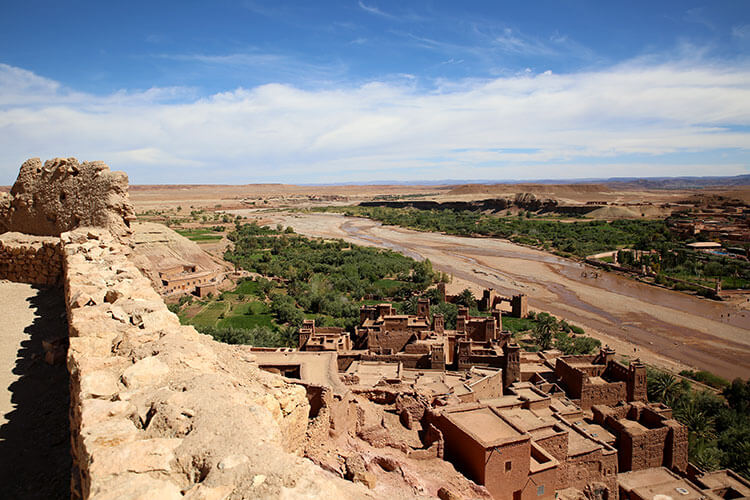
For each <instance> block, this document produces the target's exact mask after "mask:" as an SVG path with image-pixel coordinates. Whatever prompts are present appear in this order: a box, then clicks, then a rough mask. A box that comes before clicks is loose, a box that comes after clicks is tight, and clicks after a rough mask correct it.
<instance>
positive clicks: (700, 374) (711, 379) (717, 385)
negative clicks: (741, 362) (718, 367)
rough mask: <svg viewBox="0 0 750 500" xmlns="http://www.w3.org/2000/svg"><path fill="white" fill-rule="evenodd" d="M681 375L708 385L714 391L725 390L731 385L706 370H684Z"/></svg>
mask: <svg viewBox="0 0 750 500" xmlns="http://www.w3.org/2000/svg"><path fill="white" fill-rule="evenodd" d="M680 375H682V376H683V377H687V378H689V379H692V380H695V381H696V382H700V383H702V384H706V385H708V386H710V387H713V388H714V389H724V388H725V387H727V386H728V385H729V381H728V380H726V379H723V378H721V377H719V376H718V375H714V374H713V373H711V372H707V371H705V370H699V371H693V370H682V371H681V372H680Z"/></svg>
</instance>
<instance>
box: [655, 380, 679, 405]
mask: <svg viewBox="0 0 750 500" xmlns="http://www.w3.org/2000/svg"><path fill="white" fill-rule="evenodd" d="M679 387H680V382H679V381H678V380H677V378H676V377H675V376H674V375H672V374H671V373H667V372H656V374H655V375H654V376H653V378H652V379H651V380H649V382H648V387H647V390H648V398H649V399H650V400H652V401H658V402H660V403H665V404H669V403H671V402H673V401H674V399H675V398H676V396H677V393H678V389H679Z"/></svg>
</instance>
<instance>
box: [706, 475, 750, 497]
mask: <svg viewBox="0 0 750 500" xmlns="http://www.w3.org/2000/svg"><path fill="white" fill-rule="evenodd" d="M698 480H699V481H700V482H701V483H703V484H704V485H705V486H706V487H707V488H710V489H712V490H714V489H720V488H726V487H727V486H731V487H732V488H734V489H735V490H737V491H738V492H739V493H740V494H741V495H743V496H746V497H750V486H748V484H746V483H747V481H746V480H744V479H742V478H738V477H733V476H730V475H729V472H728V471H726V470H719V471H716V472H706V473H705V474H704V475H702V476H700V477H699V478H698Z"/></svg>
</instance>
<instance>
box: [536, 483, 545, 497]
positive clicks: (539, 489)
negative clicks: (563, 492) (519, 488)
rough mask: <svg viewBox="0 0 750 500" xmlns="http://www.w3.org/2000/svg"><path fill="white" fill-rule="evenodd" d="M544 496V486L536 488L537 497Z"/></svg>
mask: <svg viewBox="0 0 750 500" xmlns="http://www.w3.org/2000/svg"><path fill="white" fill-rule="evenodd" d="M542 495H544V485H541V486H537V487H536V496H538V497H540V496H542Z"/></svg>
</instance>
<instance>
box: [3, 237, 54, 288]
mask: <svg viewBox="0 0 750 500" xmlns="http://www.w3.org/2000/svg"><path fill="white" fill-rule="evenodd" d="M61 276H62V254H61V252H60V238H57V237H45V236H30V235H26V234H21V233H4V234H2V235H0V279H6V280H9V281H15V282H18V283H31V284H32V285H45V286H55V285H58V284H60V278H61Z"/></svg>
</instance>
